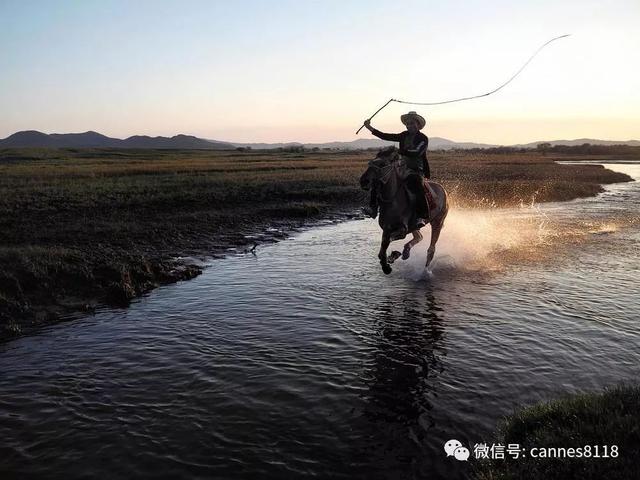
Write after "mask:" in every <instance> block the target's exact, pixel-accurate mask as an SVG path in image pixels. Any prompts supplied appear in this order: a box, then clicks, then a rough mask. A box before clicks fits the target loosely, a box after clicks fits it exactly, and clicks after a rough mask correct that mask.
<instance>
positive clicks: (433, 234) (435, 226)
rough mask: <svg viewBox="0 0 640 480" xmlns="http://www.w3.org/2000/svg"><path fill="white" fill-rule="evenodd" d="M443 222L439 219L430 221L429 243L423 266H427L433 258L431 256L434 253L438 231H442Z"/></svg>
mask: <svg viewBox="0 0 640 480" xmlns="http://www.w3.org/2000/svg"><path fill="white" fill-rule="evenodd" d="M443 223H444V222H442V221H440V222H438V223H435V222H432V223H431V244H430V245H429V249H428V250H427V263H426V264H425V268H426V267H428V266H429V264H430V263H431V260H433V256H434V255H435V253H436V243H438V238H440V232H441V231H442V225H443Z"/></svg>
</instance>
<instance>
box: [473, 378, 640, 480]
mask: <svg viewBox="0 0 640 480" xmlns="http://www.w3.org/2000/svg"><path fill="white" fill-rule="evenodd" d="M495 443H501V444H503V445H508V444H514V443H517V444H519V445H520V447H521V448H526V449H527V451H530V449H531V448H533V447H538V448H539V447H565V448H570V447H573V448H578V447H582V448H583V447H585V446H586V445H590V446H591V453H592V455H595V448H594V446H595V445H598V446H599V454H600V455H603V453H604V450H603V446H604V445H607V446H608V451H609V452H610V453H611V452H612V450H611V446H613V445H615V446H617V453H618V456H617V457H615V458H613V457H612V458H594V457H591V458H584V456H583V457H582V458H562V459H561V458H533V457H532V456H531V455H527V456H526V457H524V458H523V457H520V458H518V459H515V458H512V457H511V456H509V455H505V459H504V460H502V459H496V460H490V461H487V462H485V463H483V464H481V466H480V468H479V470H478V474H477V478H478V480H527V479H532V480H533V479H535V480H538V479H544V480H570V479H580V480H601V479H607V480H633V479H638V478H640V462H639V458H638V453H639V452H640V387H638V386H629V385H621V386H617V387H614V388H610V389H607V390H605V391H604V393H600V394H595V393H589V394H581V395H571V396H567V397H565V398H562V399H560V400H556V401H552V402H547V403H540V404H537V405H534V406H531V407H528V408H524V409H522V410H520V411H518V412H516V413H515V414H513V415H512V416H510V417H508V418H507V419H506V420H505V422H504V423H503V424H502V425H501V426H500V429H499V434H498V439H497V440H496V442H495Z"/></svg>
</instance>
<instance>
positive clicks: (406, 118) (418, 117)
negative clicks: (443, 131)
mask: <svg viewBox="0 0 640 480" xmlns="http://www.w3.org/2000/svg"><path fill="white" fill-rule="evenodd" d="M409 119H414V120H415V121H416V122H418V130H422V129H423V128H424V126H425V125H426V124H427V121H426V120H425V119H424V118H423V117H422V116H421V115H418V114H417V113H416V112H409V113H405V114H404V115H400V121H401V122H402V123H403V124H405V125H406V124H407V122H408V121H409Z"/></svg>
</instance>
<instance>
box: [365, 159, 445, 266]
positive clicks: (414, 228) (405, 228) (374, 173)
mask: <svg viewBox="0 0 640 480" xmlns="http://www.w3.org/2000/svg"><path fill="white" fill-rule="evenodd" d="M411 173H412V172H411V170H409V168H408V167H407V164H406V160H405V158H404V157H403V156H401V155H400V154H399V153H398V151H397V150H396V148H395V147H388V148H384V149H382V150H380V151H379V152H378V155H377V156H376V158H375V159H374V160H372V161H370V162H369V168H367V170H366V171H365V172H364V174H363V175H362V177H361V178H360V185H361V187H363V188H365V189H366V188H367V187H369V186H371V185H373V184H374V183H375V184H376V185H377V188H376V190H377V195H378V205H379V206H380V215H379V217H378V224H379V225H380V228H382V241H381V244H380V251H379V252H378V258H379V259H380V266H381V267H382V271H383V272H384V273H385V274H387V275H388V274H390V273H391V271H392V268H391V264H392V263H393V262H394V261H395V260H396V259H397V258H398V257H400V256H402V259H403V260H407V259H408V258H409V256H410V255H411V249H412V248H413V247H414V246H415V245H416V244H417V243H419V242H420V241H421V240H422V234H421V233H420V228H422V227H423V226H425V225H426V224H431V244H430V245H429V249H428V250H427V261H426V264H425V268H427V267H428V266H429V264H430V263H431V261H432V260H433V256H434V255H435V251H436V243H437V242H438V238H439V237H440V232H441V231H442V227H443V226H444V220H445V218H446V217H447V213H448V211H449V204H448V201H447V192H446V190H445V189H444V187H442V185H440V184H439V183H436V182H432V181H428V180H425V181H424V187H425V195H427V200H428V202H427V203H428V204H429V218H427V219H424V220H425V222H424V223H423V222H420V221H419V219H418V218H417V216H416V211H415V210H416V209H415V197H414V194H413V193H412V192H411V191H410V190H409V189H408V188H407V182H406V179H407V176H408V175H409V174H411ZM408 233H411V234H412V235H413V238H412V239H411V240H410V241H408V242H407V243H405V245H404V248H403V250H402V253H400V252H398V251H394V252H392V253H391V255H389V256H387V249H388V248H389V244H390V243H391V242H392V241H394V240H401V239H403V238H405V237H406V236H407V234H408Z"/></svg>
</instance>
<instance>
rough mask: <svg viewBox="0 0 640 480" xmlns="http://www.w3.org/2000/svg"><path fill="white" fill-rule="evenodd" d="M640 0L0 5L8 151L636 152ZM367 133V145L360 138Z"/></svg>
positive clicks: (0, 86)
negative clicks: (400, 134)
mask: <svg viewBox="0 0 640 480" xmlns="http://www.w3.org/2000/svg"><path fill="white" fill-rule="evenodd" d="M638 25H640V2H638V0H629V1H624V0H612V1H608V2H603V1H598V2H593V1H589V0H580V1H562V2H557V1H556V0H554V1H545V0H542V1H531V2H513V1H467V2H456V1H449V2H435V1H405V2H398V1H389V2H387V1H349V2H345V1H276V0H272V1H269V0H263V1H245V2H229V1H218V2H212V1H180V2H178V1H173V2H162V1H136V2H128V1H107V0H105V1H83V2H78V1H73V2H72V1H67V2H65V1H41V2H37V1H28V2H25V1H8V0H0V45H2V48H1V49H0V72H1V76H0V112H2V113H1V116H0V138H4V137H6V136H8V135H10V134H12V133H14V132H16V131H18V130H27V129H35V130H40V131H44V132H47V133H53V132H60V133H63V132H82V131H86V130H96V131H99V132H101V133H104V134H106V135H110V136H115V137H120V138H123V137H127V136H130V135H134V134H145V135H154V136H155V135H175V134H177V133H185V134H192V135H196V136H199V137H203V138H209V139H218V140H227V141H235V142H278V141H303V142H321V141H332V140H345V141H349V140H354V139H355V138H358V137H356V136H355V130H356V129H357V128H358V127H359V125H361V124H362V121H363V119H365V118H366V117H368V116H369V115H371V114H372V113H373V112H374V111H375V110H376V109H377V108H378V107H380V106H381V105H382V104H383V103H384V102H385V101H386V100H388V99H389V98H391V97H394V98H402V99H407V100H415V101H438V100H446V99H448V98H452V97H453V98H455V97H460V96H468V95H474V94H481V93H484V92H486V91H488V90H491V89H493V88H495V87H496V86H498V85H499V84H501V83H503V82H504V81H505V80H506V79H508V78H509V77H510V76H511V75H512V74H513V73H515V71H516V70H517V69H518V68H519V67H520V66H521V65H522V63H524V61H526V60H527V58H528V57H529V56H530V55H531V54H532V53H533V52H534V51H535V50H536V48H538V47H539V46H540V45H541V44H542V43H544V42H545V41H546V40H548V39H550V38H552V37H555V36H558V35H562V34H566V33H570V34H572V36H571V37H569V38H568V39H563V40H560V41H557V42H554V43H552V44H551V45H550V46H549V47H547V48H546V49H545V50H543V51H542V52H541V53H540V54H539V55H538V57H537V58H536V59H535V60H534V61H533V62H532V63H531V64H530V65H529V66H528V67H527V69H525V70H524V71H523V73H522V74H521V75H520V76H519V77H518V78H517V79H516V80H515V81H514V82H513V83H512V84H510V85H509V86H507V87H506V88H505V89H504V90H501V91H500V92H498V93H496V94H495V95H493V96H489V97H486V98H483V99H478V100H472V101H468V102H462V103H458V104H453V105H443V106H437V107H410V106H405V105H397V104H395V105H394V104H392V105H390V106H389V107H388V108H387V109H385V110H384V111H383V112H382V113H381V114H380V115H379V116H378V117H376V118H375V120H374V121H373V124H374V126H377V127H378V128H380V129H382V130H387V131H399V130H401V125H400V123H399V119H398V117H399V115H400V114H401V113H403V112H405V111H407V110H413V109H415V110H418V111H419V112H420V113H422V114H423V115H424V116H425V117H426V118H427V122H428V123H427V128H426V133H427V134H428V135H429V136H440V137H445V138H449V139H451V140H455V141H473V142H486V143H499V144H512V143H524V142H531V141H537V140H554V139H573V138H581V137H591V138H601V139H612V140H628V139H632V138H635V139H640V94H639V92H638V89H639V87H640V62H639V58H638V56H639V53H638V52H640V29H639V28H638ZM368 137H370V134H369V133H368V132H366V131H363V132H362V133H361V134H360V138H368Z"/></svg>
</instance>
